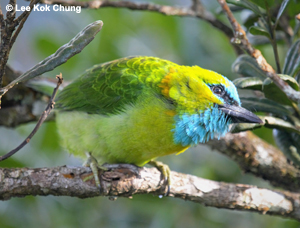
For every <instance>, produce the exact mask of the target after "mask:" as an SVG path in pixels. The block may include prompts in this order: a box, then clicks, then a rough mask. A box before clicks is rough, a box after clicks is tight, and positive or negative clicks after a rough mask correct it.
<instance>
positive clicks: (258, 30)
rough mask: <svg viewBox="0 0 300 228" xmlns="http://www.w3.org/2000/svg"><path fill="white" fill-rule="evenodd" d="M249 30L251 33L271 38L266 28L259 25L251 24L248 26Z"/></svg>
mask: <svg viewBox="0 0 300 228" xmlns="http://www.w3.org/2000/svg"><path fill="white" fill-rule="evenodd" d="M249 32H250V33H251V34H252V35H259V36H266V37H268V38H271V35H270V33H269V32H268V31H267V30H266V29H264V28H262V27H259V26H251V27H250V28H249Z"/></svg>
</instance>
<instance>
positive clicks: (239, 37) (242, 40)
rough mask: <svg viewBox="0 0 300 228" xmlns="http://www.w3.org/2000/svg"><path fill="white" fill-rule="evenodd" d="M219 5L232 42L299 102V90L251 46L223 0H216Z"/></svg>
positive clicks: (279, 86)
mask: <svg viewBox="0 0 300 228" xmlns="http://www.w3.org/2000/svg"><path fill="white" fill-rule="evenodd" d="M218 2H219V4H220V5H221V7H222V9H223V11H224V13H225V14H226V15H227V17H228V20H229V22H230V24H231V26H232V28H233V30H234V36H235V38H234V39H233V40H232V42H233V43H235V44H237V45H239V46H240V47H242V49H244V50H245V51H246V52H247V53H248V54H249V55H250V56H252V57H253V58H255V60H256V61H257V63H258V65H259V66H260V68H261V69H262V70H263V71H264V72H265V73H266V75H267V77H269V78H271V79H272V80H273V82H274V83H275V84H276V85H277V86H278V88H279V89H281V90H282V91H283V92H284V93H285V94H286V95H287V97H288V98H289V99H290V100H292V101H295V102H298V103H299V102H300V92H298V91H296V90H294V89H293V88H292V87H291V86H289V85H288V84H287V83H286V82H285V81H283V80H282V79H281V78H280V77H279V76H278V75H277V74H276V73H275V71H274V69H273V68H272V66H271V65H269V64H268V63H267V61H266V59H265V58H264V57H263V55H262V54H261V52H260V51H259V50H257V49H255V48H253V47H252V45H251V44H250V42H249V41H248V38H247V36H246V33H245V31H244V30H243V29H242V27H241V26H240V24H239V23H238V22H237V20H236V19H235V18H234V16H233V14H232V12H231V10H230V8H229V7H228V5H227V3H226V1H225V0H218Z"/></svg>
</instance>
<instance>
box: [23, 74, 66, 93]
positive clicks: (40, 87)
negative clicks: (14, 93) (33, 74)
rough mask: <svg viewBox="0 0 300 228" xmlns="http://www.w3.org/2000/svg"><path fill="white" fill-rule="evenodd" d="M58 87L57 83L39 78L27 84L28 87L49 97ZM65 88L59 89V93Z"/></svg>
mask: <svg viewBox="0 0 300 228" xmlns="http://www.w3.org/2000/svg"><path fill="white" fill-rule="evenodd" d="M56 85H57V81H54V80H51V79H47V78H37V79H32V80H29V81H28V82H26V86H27V87H29V88H31V89H33V90H35V91H37V92H40V93H42V94H45V95H47V96H51V95H52V93H53V90H54V88H55V87H56ZM62 89H63V87H62V86H60V87H59V91H60V90H62Z"/></svg>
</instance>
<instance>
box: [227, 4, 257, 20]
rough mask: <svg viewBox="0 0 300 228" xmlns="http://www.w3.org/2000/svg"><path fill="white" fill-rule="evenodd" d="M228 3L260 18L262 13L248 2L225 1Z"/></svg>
mask: <svg viewBox="0 0 300 228" xmlns="http://www.w3.org/2000/svg"><path fill="white" fill-rule="evenodd" d="M227 2H228V3H231V4H233V5H236V6H240V7H243V8H246V9H249V10H251V11H253V12H254V13H256V14H258V15H260V16H262V15H263V14H262V12H261V11H260V10H259V8H258V7H257V5H256V4H254V3H252V2H250V1H248V0H227Z"/></svg>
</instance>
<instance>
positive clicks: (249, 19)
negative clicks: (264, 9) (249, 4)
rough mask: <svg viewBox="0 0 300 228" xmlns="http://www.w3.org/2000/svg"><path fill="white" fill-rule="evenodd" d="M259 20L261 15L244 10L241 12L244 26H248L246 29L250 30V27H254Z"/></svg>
mask: <svg viewBox="0 0 300 228" xmlns="http://www.w3.org/2000/svg"><path fill="white" fill-rule="evenodd" d="M258 19H259V15H257V14H255V13H253V12H252V11H250V10H243V11H242V12H241V20H242V24H243V25H244V26H246V28H249V27H250V26H252V25H254V23H255V22H257V21H258Z"/></svg>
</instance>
